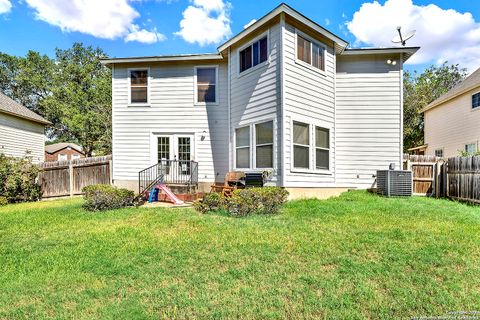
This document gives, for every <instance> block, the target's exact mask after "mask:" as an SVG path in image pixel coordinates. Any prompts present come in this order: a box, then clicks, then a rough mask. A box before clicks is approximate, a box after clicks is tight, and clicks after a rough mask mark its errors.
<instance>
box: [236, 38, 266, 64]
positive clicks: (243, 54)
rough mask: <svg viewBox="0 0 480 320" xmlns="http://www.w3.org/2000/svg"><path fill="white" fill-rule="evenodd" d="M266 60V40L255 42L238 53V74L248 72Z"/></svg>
mask: <svg viewBox="0 0 480 320" xmlns="http://www.w3.org/2000/svg"><path fill="white" fill-rule="evenodd" d="M267 59H268V39H267V37H263V38H262V39H260V40H258V41H255V42H254V43H252V44H251V45H249V46H248V47H246V48H244V49H242V50H241V51H240V72H243V71H245V70H248V69H250V68H252V67H255V66H256V65H259V64H260V63H262V62H265V61H267Z"/></svg>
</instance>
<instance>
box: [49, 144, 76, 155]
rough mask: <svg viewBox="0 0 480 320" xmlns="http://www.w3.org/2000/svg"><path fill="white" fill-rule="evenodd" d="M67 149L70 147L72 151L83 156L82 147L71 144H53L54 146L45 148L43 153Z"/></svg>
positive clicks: (50, 145)
mask: <svg viewBox="0 0 480 320" xmlns="http://www.w3.org/2000/svg"><path fill="white" fill-rule="evenodd" d="M67 147H70V148H72V149H74V150H77V151H78V152H80V153H82V154H83V150H82V147H80V146H79V145H77V144H75V143H72V142H60V143H54V144H49V145H46V146H45V152H47V153H55V152H57V151H60V150H62V149H65V148H67Z"/></svg>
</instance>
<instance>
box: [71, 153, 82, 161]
mask: <svg viewBox="0 0 480 320" xmlns="http://www.w3.org/2000/svg"><path fill="white" fill-rule="evenodd" d="M75 159H80V155H79V154H72V160H75Z"/></svg>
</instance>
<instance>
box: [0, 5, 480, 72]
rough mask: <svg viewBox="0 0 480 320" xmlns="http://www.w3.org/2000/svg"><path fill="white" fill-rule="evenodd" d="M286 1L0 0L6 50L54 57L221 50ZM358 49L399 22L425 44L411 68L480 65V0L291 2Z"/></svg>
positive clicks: (382, 40)
mask: <svg viewBox="0 0 480 320" xmlns="http://www.w3.org/2000/svg"><path fill="white" fill-rule="evenodd" d="M278 4H279V2H278V1H265V0H262V1H259V0H256V1H255V0H241V1H240V0H230V1H224V0H71V1H68V0H0V39H1V42H0V43H1V44H2V45H1V47H0V50H1V51H3V52H6V53H8V54H13V55H24V54H25V53H26V52H27V51H28V50H36V51H39V52H41V53H45V54H48V55H50V56H53V55H54V50H55V48H56V47H59V48H68V47H70V46H71V45H72V43H74V42H83V43H85V44H87V45H93V46H99V47H101V48H103V49H104V50H105V51H106V53H107V54H108V55H110V56H112V57H125V56H143V55H162V54H176V53H202V52H215V50H216V48H217V46H218V44H219V43H221V42H223V41H224V39H226V38H228V37H229V36H231V35H232V34H236V33H238V32H240V31H241V30H243V27H244V25H246V24H247V23H249V22H250V21H251V20H252V19H258V18H260V17H261V16H262V15H264V14H266V13H267V12H268V11H270V10H272V9H273V8H274V7H276V6H277V5H278ZM287 4H289V5H290V6H291V7H293V8H294V9H297V10H298V11H300V12H301V13H303V14H304V15H306V16H308V17H309V18H311V19H312V20H314V21H316V22H318V23H319V24H321V25H323V26H324V27H326V28H327V29H329V30H331V31H332V32H334V33H336V34H338V35H339V36H341V37H343V38H344V39H346V40H347V41H349V42H350V44H351V46H352V47H358V46H383V47H384V46H390V45H391V43H390V39H391V38H392V37H393V36H394V35H395V33H396V30H395V26H397V25H402V27H403V29H404V30H410V29H416V30H417V35H416V36H415V38H414V39H413V40H412V41H411V42H410V43H409V44H410V45H420V46H422V51H421V52H419V54H418V55H416V57H415V58H414V59H412V62H411V65H410V66H409V69H412V68H422V67H424V66H425V65H429V64H431V63H440V62H441V61H443V60H449V61H450V62H454V63H459V64H461V65H462V66H465V67H468V68H469V70H470V71H473V70H472V69H475V68H477V67H480V23H479V21H480V1H472V0H470V1H467V0H463V1H462V0H460V1H458V0H457V1H447V0H430V1H423V0H422V1H420V0H413V1H412V0H380V1H378V2H374V1H373V0H371V1H365V0H363V1H360V0H337V1H319V0H308V1H307V0H302V1H300V0H298V1H287Z"/></svg>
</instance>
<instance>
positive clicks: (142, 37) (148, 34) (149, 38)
mask: <svg viewBox="0 0 480 320" xmlns="http://www.w3.org/2000/svg"><path fill="white" fill-rule="evenodd" d="M166 39H167V37H165V36H164V35H163V34H161V33H158V32H157V29H156V28H154V29H153V30H152V31H148V30H145V29H140V27H139V26H137V25H134V26H132V30H131V31H130V33H129V34H127V36H126V37H125V39H124V40H125V42H131V41H137V42H141V43H146V44H152V43H155V42H158V41H164V40H166Z"/></svg>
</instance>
